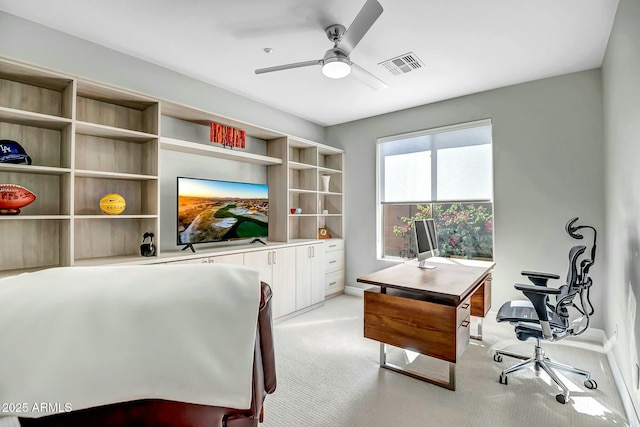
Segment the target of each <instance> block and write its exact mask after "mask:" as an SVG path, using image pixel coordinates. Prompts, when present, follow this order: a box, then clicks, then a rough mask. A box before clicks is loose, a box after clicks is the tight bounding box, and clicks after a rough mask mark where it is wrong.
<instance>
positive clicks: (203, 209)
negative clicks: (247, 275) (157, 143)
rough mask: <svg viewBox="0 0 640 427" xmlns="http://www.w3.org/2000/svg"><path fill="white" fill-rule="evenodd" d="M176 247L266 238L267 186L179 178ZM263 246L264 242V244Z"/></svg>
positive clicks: (267, 218) (267, 223)
mask: <svg viewBox="0 0 640 427" xmlns="http://www.w3.org/2000/svg"><path fill="white" fill-rule="evenodd" d="M177 231H178V240H177V242H178V245H187V246H185V248H184V249H186V248H187V247H190V248H191V250H193V246H191V245H193V244H196V243H210V242H220V241H225V240H236V239H260V238H263V239H266V238H267V237H268V234H269V187H268V186H267V185H266V184H250V183H246V182H231V181H218V180H212V179H200V178H186V177H178V230H177ZM263 243H264V242H263Z"/></svg>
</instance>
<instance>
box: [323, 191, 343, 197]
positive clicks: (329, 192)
mask: <svg viewBox="0 0 640 427" xmlns="http://www.w3.org/2000/svg"><path fill="white" fill-rule="evenodd" d="M318 194H324V195H327V196H342V193H338V192H337V191H318Z"/></svg>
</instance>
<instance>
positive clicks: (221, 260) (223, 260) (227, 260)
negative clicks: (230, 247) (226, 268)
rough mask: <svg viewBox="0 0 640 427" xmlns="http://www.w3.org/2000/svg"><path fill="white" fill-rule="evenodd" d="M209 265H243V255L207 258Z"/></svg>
mask: <svg viewBox="0 0 640 427" xmlns="http://www.w3.org/2000/svg"><path fill="white" fill-rule="evenodd" d="M209 262H210V263H215V264H237V265H244V255H243V254H229V255H218V256H212V257H209Z"/></svg>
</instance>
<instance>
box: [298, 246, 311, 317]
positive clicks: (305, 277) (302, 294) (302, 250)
mask: <svg viewBox="0 0 640 427" xmlns="http://www.w3.org/2000/svg"><path fill="white" fill-rule="evenodd" d="M311 251H312V246H311V245H308V246H297V247H296V310H300V309H303V308H305V307H309V306H310V305H311Z"/></svg>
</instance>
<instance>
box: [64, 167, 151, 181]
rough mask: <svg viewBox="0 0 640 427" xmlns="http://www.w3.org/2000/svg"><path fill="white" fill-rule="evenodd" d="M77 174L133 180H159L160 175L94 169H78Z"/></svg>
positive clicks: (89, 176) (87, 176)
mask: <svg viewBox="0 0 640 427" xmlns="http://www.w3.org/2000/svg"><path fill="white" fill-rule="evenodd" d="M75 172H76V176H77V177H83V178H105V179H126V180H131V181H157V180H158V177H157V176H155V175H140V174H134V173H120V172H104V171H92V170H79V169H76V171H75Z"/></svg>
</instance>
